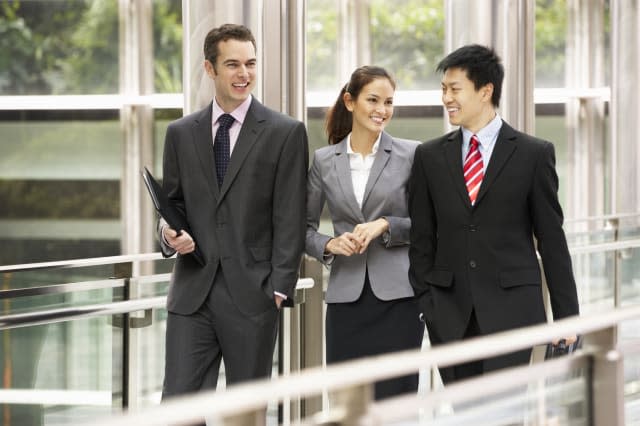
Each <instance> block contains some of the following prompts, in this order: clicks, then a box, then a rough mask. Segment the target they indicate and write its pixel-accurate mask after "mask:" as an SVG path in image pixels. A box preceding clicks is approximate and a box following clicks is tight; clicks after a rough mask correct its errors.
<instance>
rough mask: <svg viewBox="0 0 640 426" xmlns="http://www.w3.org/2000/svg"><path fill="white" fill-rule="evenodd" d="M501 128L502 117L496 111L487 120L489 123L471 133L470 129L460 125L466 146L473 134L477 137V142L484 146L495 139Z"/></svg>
mask: <svg viewBox="0 0 640 426" xmlns="http://www.w3.org/2000/svg"><path fill="white" fill-rule="evenodd" d="M501 128H502V118H501V117H500V114H498V113H496V116H495V117H494V118H493V120H491V121H490V122H489V124H487V125H486V126H484V127H483V128H482V129H480V130H478V131H477V132H476V133H473V132H472V131H471V130H469V129H465V128H464V127H461V129H462V141H463V144H464V145H465V146H468V145H469V141H470V140H471V136H473V135H474V134H475V135H476V136H477V137H478V142H479V143H480V145H482V146H485V147H486V145H488V144H490V143H492V142H493V141H495V140H496V139H497V136H498V133H499V132H500V129H501Z"/></svg>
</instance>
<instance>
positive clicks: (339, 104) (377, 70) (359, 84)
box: [325, 65, 396, 145]
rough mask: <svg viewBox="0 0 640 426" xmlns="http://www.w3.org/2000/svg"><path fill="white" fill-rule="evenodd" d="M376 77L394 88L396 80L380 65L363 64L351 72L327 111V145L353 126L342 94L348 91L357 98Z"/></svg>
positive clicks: (335, 141)
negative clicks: (386, 81) (383, 79)
mask: <svg viewBox="0 0 640 426" xmlns="http://www.w3.org/2000/svg"><path fill="white" fill-rule="evenodd" d="M377 78H386V79H387V80H389V82H390V83H391V86H393V88H394V89H395V88H396V82H395V81H394V80H393V77H391V74H389V73H388V72H387V70H385V69H384V68H382V67H376V66H372V65H365V66H362V67H360V68H357V69H356V70H355V71H354V72H353V73H352V74H351V79H350V80H349V82H348V83H347V84H345V85H344V87H343V88H342V90H340V94H339V95H338V99H336V103H335V104H334V105H333V106H332V107H331V108H330V109H329V111H328V112H327V121H326V123H325V131H326V132H327V138H328V139H329V145H334V144H336V143H338V142H340V141H341V140H342V139H344V138H345V137H346V136H347V135H348V134H349V132H351V128H352V127H353V116H352V114H351V111H349V110H348V109H347V106H346V105H345V103H344V94H345V93H347V92H348V93H349V94H350V95H351V98H352V99H353V100H356V99H358V96H360V92H361V91H362V88H363V87H364V86H366V85H367V84H369V83H371V82H372V81H373V80H375V79H377Z"/></svg>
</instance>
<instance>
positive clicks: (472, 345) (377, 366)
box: [95, 306, 640, 426]
mask: <svg viewBox="0 0 640 426" xmlns="http://www.w3.org/2000/svg"><path fill="white" fill-rule="evenodd" d="M639 317H640V306H630V307H624V308H618V309H615V310H613V311H611V312H607V313H602V314H594V315H591V316H589V317H574V318H566V319H563V320H559V321H557V322H555V323H553V324H543V325H537V326H531V327H526V328H522V329H518V330H511V331H506V332H501V333H496V334H492V335H488V336H484V337H479V338H473V339H469V340H465V341H460V342H457V343H451V344H447V345H445V346H437V347H433V348H431V349H430V350H428V351H423V352H421V351H419V350H413V351H404V352H397V353H395V354H387V355H380V356H375V357H370V358H367V359H361V360H355V361H349V362H344V363H341V364H335V365H332V366H330V367H327V368H313V369H307V370H305V371H304V372H302V373H300V374H297V375H293V376H285V377H278V378H274V379H267V380H261V381H256V382H252V383H248V384H243V385H236V386H230V387H229V388H227V389H226V390H225V392H215V391H203V392H200V393H198V394H195V395H192V396H185V397H179V398H175V399H173V400H169V401H166V402H164V403H163V404H161V405H159V406H156V407H151V408H148V409H144V410H140V411H138V412H135V413H125V414H119V415H114V416H112V417H110V418H108V419H105V420H103V421H100V422H97V423H95V424H96V425H98V426H115V425H136V426H139V425H155V424H163V425H166V424H173V423H175V424H185V423H188V422H190V421H198V419H201V418H203V417H206V418H210V417H215V418H224V417H230V416H234V415H238V414H240V413H243V412H249V411H252V410H259V409H260V408H261V407H264V406H266V405H267V404H268V403H270V402H272V401H276V400H278V401H280V400H284V399H286V398H292V397H306V396H312V395H316V394H319V393H322V392H324V391H334V390H338V389H345V388H353V387H357V386H362V385H365V384H369V383H373V382H374V381H379V380H384V379H389V378H392V377H398V376H403V375H406V374H411V373H415V372H416V371H419V370H420V369H423V368H432V367H434V366H450V365H454V364H460V363H464V362H469V361H473V360H477V359H483V358H489V357H493V356H497V355H500V354H504V353H509V352H513V351H517V350H520V349H524V348H529V347H532V346H536V345H540V344H546V343H548V342H549V341H551V340H553V339H559V338H562V337H563V336H567V335H570V334H574V333H578V334H587V333H590V332H595V331H599V330H604V329H609V328H612V327H615V326H616V325H617V324H619V323H621V322H623V321H626V320H631V319H637V318H639ZM608 356H609V357H615V355H613V354H609V355H608ZM567 362H569V361H567ZM545 365H546V364H545ZM534 374H537V372H536V371H533V372H532V373H531V377H538V376H535V375H534ZM247 395H251V397H250V398H247Z"/></svg>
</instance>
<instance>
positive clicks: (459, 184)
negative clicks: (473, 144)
mask: <svg viewBox="0 0 640 426" xmlns="http://www.w3.org/2000/svg"><path fill="white" fill-rule="evenodd" d="M443 150H444V155H445V158H446V159H447V164H448V166H449V172H451V177H452V179H453V186H454V187H455V188H456V191H457V192H458V194H459V195H460V197H462V201H463V202H464V204H465V205H466V206H467V207H468V208H471V201H470V200H469V193H468V192H467V185H466V184H465V182H464V173H463V172H462V131H461V130H458V131H454V132H452V133H450V134H449V135H448V136H447V140H446V141H445V144H444V147H443Z"/></svg>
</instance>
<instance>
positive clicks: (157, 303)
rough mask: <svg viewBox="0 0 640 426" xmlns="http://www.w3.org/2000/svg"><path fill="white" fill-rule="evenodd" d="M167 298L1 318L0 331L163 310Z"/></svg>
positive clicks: (86, 306)
mask: <svg viewBox="0 0 640 426" xmlns="http://www.w3.org/2000/svg"><path fill="white" fill-rule="evenodd" d="M166 303H167V296H158V297H149V298H145V299H136V300H125V301H122V302H111V303H101V304H94V305H83V306H74V307H71V308H59V309H48V310H45V311H37V312H27V313H21V314H11V315H2V316H0V330H7V329H11V328H19V327H30V326H34V325H43V324H53V323H56V322H64V321H70V320H77V319H85V318H92V317H100V316H107V315H118V314H127V313H131V312H136V311H144V310H146V309H156V308H163V307H164V306H166Z"/></svg>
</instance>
